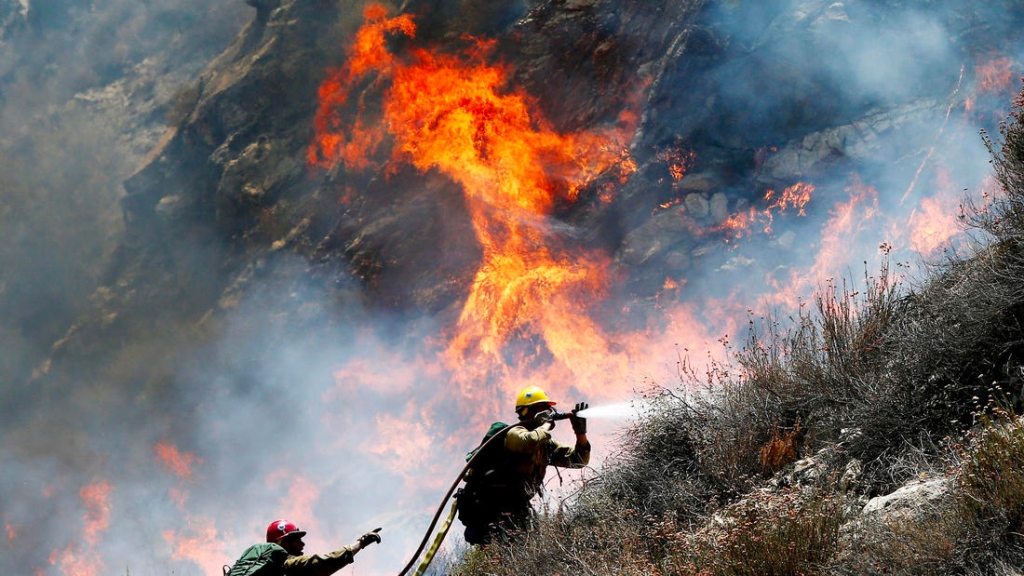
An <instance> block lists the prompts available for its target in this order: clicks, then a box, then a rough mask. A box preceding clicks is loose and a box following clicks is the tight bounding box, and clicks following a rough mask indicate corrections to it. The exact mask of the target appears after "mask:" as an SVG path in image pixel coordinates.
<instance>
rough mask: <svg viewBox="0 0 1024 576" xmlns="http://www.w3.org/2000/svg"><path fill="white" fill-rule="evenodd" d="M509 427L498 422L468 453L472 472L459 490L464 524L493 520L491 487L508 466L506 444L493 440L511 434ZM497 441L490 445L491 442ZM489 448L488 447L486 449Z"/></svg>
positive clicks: (500, 440) (467, 457) (460, 518)
mask: <svg viewBox="0 0 1024 576" xmlns="http://www.w3.org/2000/svg"><path fill="white" fill-rule="evenodd" d="M508 428H509V425H508V424H505V423H504V422H495V423H494V424H491V427H490V428H489V429H488V430H487V433H486V434H484V437H483V440H481V441H480V445H479V446H477V447H476V448H474V449H473V450H470V451H469V453H468V454H466V461H467V462H469V461H470V460H472V464H471V466H470V472H469V474H468V475H467V476H466V485H465V486H464V487H463V488H462V489H461V490H460V491H459V495H458V500H459V520H461V521H462V523H463V524H465V525H467V526H468V525H470V524H476V523H479V522H481V521H482V520H485V519H488V520H489V519H490V512H491V511H490V510H485V508H490V506H488V504H489V500H490V499H491V497H492V494H491V491H492V490H491V488H492V486H491V485H492V484H493V482H494V480H495V478H494V477H495V476H504V475H505V474H504V468H505V467H506V466H507V464H508V463H507V457H506V455H505V441H504V439H503V438H494V436H495V435H501V436H502V437H504V436H505V434H506V433H507V432H508ZM492 438H494V440H493V441H492V442H490V443H489V444H488V440H491V439H492ZM485 445H486V446H485Z"/></svg>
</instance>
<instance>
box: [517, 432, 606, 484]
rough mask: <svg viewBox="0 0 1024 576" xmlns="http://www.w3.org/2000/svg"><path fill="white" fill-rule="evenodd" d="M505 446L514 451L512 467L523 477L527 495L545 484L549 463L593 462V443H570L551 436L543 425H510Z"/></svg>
mask: <svg viewBox="0 0 1024 576" xmlns="http://www.w3.org/2000/svg"><path fill="white" fill-rule="evenodd" d="M505 450H506V451H507V452H509V453H510V454H511V455H512V458H513V460H512V468H513V469H514V470H515V471H516V473H517V474H518V475H519V477H520V478H522V480H523V483H524V487H525V489H526V495H527V496H529V497H531V498H532V497H533V496H534V495H535V494H536V493H537V492H538V491H539V490H540V488H541V486H543V485H544V475H545V474H546V472H547V467H548V466H549V465H550V466H558V467H560V468H583V467H584V466H586V465H587V464H589V463H590V443H589V442H588V443H586V444H580V442H579V440H578V439H577V441H576V445H575V446H572V447H570V446H567V445H565V444H562V443H561V442H559V441H557V440H555V439H554V438H552V437H551V433H550V432H548V431H547V430H544V429H543V428H535V429H533V430H528V429H526V428H524V427H522V426H515V427H513V428H510V429H509V431H508V434H506V436H505Z"/></svg>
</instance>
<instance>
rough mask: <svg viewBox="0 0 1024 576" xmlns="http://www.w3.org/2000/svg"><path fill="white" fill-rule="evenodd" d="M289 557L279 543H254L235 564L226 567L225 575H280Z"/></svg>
mask: <svg viewBox="0 0 1024 576" xmlns="http://www.w3.org/2000/svg"><path fill="white" fill-rule="evenodd" d="M287 559H288V552H287V551H286V550H285V549H284V548H282V547H281V546H280V545H278V544H273V543H263V544H253V545H252V546H249V547H248V548H246V549H245V552H242V557H241V558H239V559H238V560H235V563H234V565H232V566H231V567H230V568H228V567H227V566H225V567H224V576H280V574H281V567H282V566H283V565H284V561H285V560H287Z"/></svg>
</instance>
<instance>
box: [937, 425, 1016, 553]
mask: <svg viewBox="0 0 1024 576" xmlns="http://www.w3.org/2000/svg"><path fill="white" fill-rule="evenodd" d="M955 451H956V454H957V455H958V456H959V458H960V462H961V463H960V470H959V474H958V476H957V487H958V491H957V499H956V504H955V507H954V510H953V514H954V515H955V516H956V517H957V518H960V519H962V521H964V522H967V523H968V524H969V525H970V526H971V528H972V529H973V530H972V536H973V537H972V538H971V540H972V541H973V542H972V544H974V545H975V546H971V547H968V549H971V550H974V551H975V552H973V553H972V554H971V555H972V556H977V558H973V557H972V558H970V560H971V562H972V563H974V564H985V563H988V562H991V561H995V560H1002V561H1007V562H1011V563H1016V564H1017V565H1022V564H1024V419H1021V418H1017V417H1014V416H1013V415H1011V414H1010V413H1007V412H1004V411H1002V410H999V409H998V408H997V409H995V410H994V412H993V415H992V416H990V417H983V418H982V423H981V425H980V426H979V427H977V428H975V429H974V430H972V431H971V432H969V433H968V435H967V442H966V444H961V445H957V446H955ZM993 544H994V545H993Z"/></svg>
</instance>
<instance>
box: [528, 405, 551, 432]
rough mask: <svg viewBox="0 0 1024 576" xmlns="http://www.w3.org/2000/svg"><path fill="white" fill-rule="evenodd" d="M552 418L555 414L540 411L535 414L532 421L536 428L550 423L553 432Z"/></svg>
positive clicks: (548, 411)
mask: <svg viewBox="0 0 1024 576" xmlns="http://www.w3.org/2000/svg"><path fill="white" fill-rule="evenodd" d="M554 417H555V412H554V411H553V410H541V411H540V412H537V414H535V415H534V416H533V421H534V423H536V424H537V426H543V425H544V424H547V423H549V422H550V423H551V429H552V430H553V429H554V428H555V421H554Z"/></svg>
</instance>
